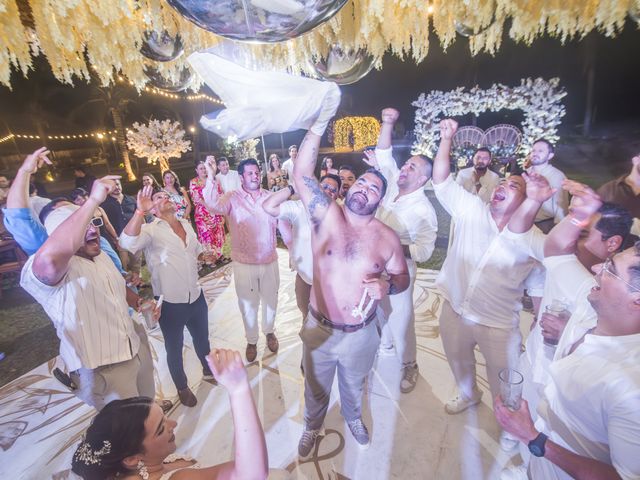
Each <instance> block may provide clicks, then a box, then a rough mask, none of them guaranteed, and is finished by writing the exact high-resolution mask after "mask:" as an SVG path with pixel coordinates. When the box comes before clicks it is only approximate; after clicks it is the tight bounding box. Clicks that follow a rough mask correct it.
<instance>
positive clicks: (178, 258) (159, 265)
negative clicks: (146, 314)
mask: <svg viewBox="0 0 640 480" xmlns="http://www.w3.org/2000/svg"><path fill="white" fill-rule="evenodd" d="M179 220H180V223H182V226H183V228H184V230H185V232H186V234H187V235H186V245H185V244H184V243H183V242H182V239H181V238H180V237H179V236H178V235H176V233H175V232H174V231H173V229H172V228H171V226H170V225H169V224H168V223H167V222H165V221H164V220H161V219H159V218H154V220H153V221H152V222H151V223H145V224H143V225H142V227H141V229H140V235H138V236H136V237H134V236H131V235H127V234H126V233H124V231H123V232H122V233H121V234H120V246H121V247H122V248H124V249H125V250H128V251H130V252H131V253H134V254H135V253H136V252H138V251H139V250H144V256H145V258H146V259H147V267H148V268H149V272H150V273H151V286H152V287H153V294H154V295H156V296H159V295H164V299H165V300H166V301H167V302H170V303H193V302H195V301H196V300H197V299H198V297H199V296H200V293H201V291H202V289H201V288H200V285H199V284H198V255H199V254H200V253H201V252H202V251H203V249H202V245H200V242H198V238H197V237H196V234H195V232H194V231H193V228H192V227H191V224H190V223H189V222H188V221H187V220H185V219H179Z"/></svg>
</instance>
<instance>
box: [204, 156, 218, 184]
mask: <svg viewBox="0 0 640 480" xmlns="http://www.w3.org/2000/svg"><path fill="white" fill-rule="evenodd" d="M204 166H205V168H206V169H207V177H208V178H210V179H211V180H215V176H216V173H217V172H218V165H217V164H216V157H214V156H213V155H207V158H205V160H204Z"/></svg>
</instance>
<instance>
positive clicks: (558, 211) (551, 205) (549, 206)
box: [528, 163, 569, 223]
mask: <svg viewBox="0 0 640 480" xmlns="http://www.w3.org/2000/svg"><path fill="white" fill-rule="evenodd" d="M528 171H529V172H535V173H538V174H540V175H542V176H543V177H544V178H546V179H547V182H549V185H550V186H551V188H555V189H556V193H554V194H553V196H552V197H551V198H549V199H548V200H546V201H545V202H544V203H543V204H542V206H541V207H540V210H538V214H537V215H536V222H539V221H541V220H548V219H549V218H553V219H554V222H555V223H558V222H559V221H560V220H562V219H563V218H564V217H566V216H567V210H568V208H569V193H568V192H567V191H566V190H563V188H562V181H563V180H564V179H566V178H567V177H566V176H565V174H564V173H562V172H561V171H560V170H558V169H557V168H556V167H554V166H553V165H551V164H550V163H545V164H544V165H540V166H534V167H531V168H529V170H528Z"/></svg>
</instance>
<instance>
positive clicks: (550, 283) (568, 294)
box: [524, 255, 597, 385]
mask: <svg viewBox="0 0 640 480" xmlns="http://www.w3.org/2000/svg"><path fill="white" fill-rule="evenodd" d="M543 265H544V266H545V268H546V269H547V277H546V282H545V285H544V293H543V295H542V301H541V303H540V312H539V315H538V322H536V323H535V325H534V326H533V329H532V330H531V332H530V333H529V335H528V336H527V341H526V350H525V353H524V355H526V356H527V360H528V361H529V362H530V365H531V371H532V378H531V379H532V380H533V381H534V382H535V383H539V384H541V385H545V384H546V383H547V382H548V379H549V364H550V363H551V361H552V360H553V358H554V355H556V353H557V351H558V350H562V348H560V349H559V348H557V347H555V348H554V347H550V346H547V345H545V344H544V342H543V337H542V328H541V327H540V318H541V317H542V314H543V313H544V311H545V307H546V306H547V305H550V304H551V303H552V302H553V300H560V301H562V302H563V303H566V304H567V310H569V312H570V313H571V317H570V319H569V322H568V323H567V327H565V330H564V332H563V335H562V336H563V337H566V338H565V342H564V343H566V341H567V340H569V339H572V341H571V342H570V344H569V348H570V347H571V346H572V345H573V344H574V343H575V342H576V341H577V340H578V339H579V338H581V337H582V335H584V333H585V332H586V330H588V329H589V328H591V327H593V326H595V322H596V319H597V314H596V312H595V311H594V310H593V308H592V307H591V304H590V303H589V301H588V300H587V295H589V292H590V291H591V288H592V287H593V286H594V285H596V284H597V283H596V280H595V277H594V276H593V275H592V274H591V273H589V271H588V270H587V269H586V268H585V267H584V265H582V264H581V263H580V261H579V260H578V258H577V257H576V256H575V255H558V256H554V257H547V258H545V259H544V261H543ZM585 323H586V324H588V325H590V326H589V327H588V328H586V329H585V330H582V334H581V335H580V336H579V337H577V338H575V337H576V334H575V333H569V332H573V331H574V329H575V328H576V327H577V326H578V325H581V324H585ZM569 324H571V326H569ZM565 333H566V335H565Z"/></svg>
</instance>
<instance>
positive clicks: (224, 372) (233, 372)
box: [207, 348, 248, 393]
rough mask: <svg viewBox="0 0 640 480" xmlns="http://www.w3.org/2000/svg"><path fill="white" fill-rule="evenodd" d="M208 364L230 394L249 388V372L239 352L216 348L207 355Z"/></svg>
mask: <svg viewBox="0 0 640 480" xmlns="http://www.w3.org/2000/svg"><path fill="white" fill-rule="evenodd" d="M207 363H208V364H209V368H210V369H211V372H212V373H213V375H214V376H215V377H216V379H217V380H218V382H219V383H220V384H222V385H223V386H224V387H225V388H226V389H227V390H229V393H232V392H234V391H236V390H239V389H243V388H247V387H248V381H247V371H246V370H245V368H244V364H243V363H242V357H241V356H240V353H239V352H237V351H235V350H227V349H223V348H220V349H217V348H214V349H213V350H211V352H210V353H209V355H207Z"/></svg>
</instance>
